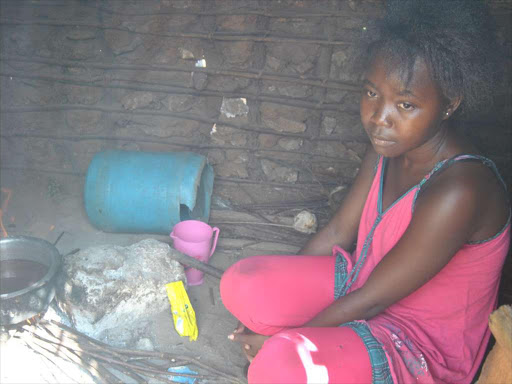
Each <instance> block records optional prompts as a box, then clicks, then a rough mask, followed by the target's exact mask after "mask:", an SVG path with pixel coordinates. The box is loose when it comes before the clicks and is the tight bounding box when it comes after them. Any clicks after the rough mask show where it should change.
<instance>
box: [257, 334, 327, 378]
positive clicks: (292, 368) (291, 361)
mask: <svg viewBox="0 0 512 384" xmlns="http://www.w3.org/2000/svg"><path fill="white" fill-rule="evenodd" d="M310 347H311V345H310V344H309V343H308V342H307V340H306V339H305V338H303V336H302V335H300V333H298V332H295V331H293V330H287V331H283V332H279V333H278V334H276V335H274V336H272V337H271V338H270V339H268V340H267V341H266V342H265V344H264V345H263V347H262V348H261V350H260V351H259V352H258V354H257V355H256V357H255V358H254V360H253V361H252V363H251V366H250V367H249V372H248V379H249V383H306V382H308V379H310V377H309V376H308V372H307V366H308V361H309V360H311V359H310V355H309V357H308V354H309V353H310ZM319 368H320V367H319ZM313 370H314V368H313ZM310 371H311V369H310ZM326 373H327V371H326V370H325V374H326ZM311 374H312V372H310V376H311ZM315 374H316V380H312V381H309V382H319V383H321V382H327V380H322V378H325V377H326V376H325V375H323V372H322V369H321V368H320V369H319V370H318V372H315Z"/></svg>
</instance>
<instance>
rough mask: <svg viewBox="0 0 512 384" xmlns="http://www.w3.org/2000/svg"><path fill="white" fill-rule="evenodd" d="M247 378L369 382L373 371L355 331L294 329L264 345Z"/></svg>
mask: <svg viewBox="0 0 512 384" xmlns="http://www.w3.org/2000/svg"><path fill="white" fill-rule="evenodd" d="M248 378H249V382H250V383H297V384H298V383H328V382H335V383H368V382H371V380H372V368H371V363H370V358H369V356H368V352H367V350H366V347H365V345H364V343H363V342H362V340H361V339H360V337H359V336H358V335H357V334H356V333H355V332H354V331H353V330H352V329H350V328H348V327H335V328H294V329H288V330H286V331H282V332H279V333H277V334H276V335H274V336H273V337H271V338H270V339H268V340H267V341H266V342H265V344H264V345H263V347H262V348H261V350H260V351H259V353H258V354H257V355H256V357H255V358H254V360H253V362H252V364H251V366H250V368H249V377H248Z"/></svg>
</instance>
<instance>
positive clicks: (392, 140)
mask: <svg viewBox="0 0 512 384" xmlns="http://www.w3.org/2000/svg"><path fill="white" fill-rule="evenodd" d="M363 87H364V88H363V94H362V97H361V105H360V112H361V120H362V123H363V126H364V129H365V130H366V133H367V134H368V137H369V138H370V140H371V142H372V145H373V147H374V148H375V151H376V152H377V153H379V154H381V155H383V156H385V157H397V156H401V155H404V154H407V153H409V152H411V151H413V150H415V149H418V148H428V146H429V144H431V143H432V142H434V141H435V140H436V135H438V134H439V133H440V125H441V122H442V120H443V119H444V118H445V117H446V115H445V109H444V107H445V103H443V97H442V96H441V92H440V91H439V89H438V87H437V86H436V84H435V83H434V81H432V79H431V77H430V74H429V71H428V68H427V66H426V64H425V63H424V61H423V60H421V59H417V60H416V62H415V64H414V68H413V73H412V77H411V80H410V81H409V83H408V84H405V82H404V80H403V79H402V78H401V77H400V75H399V73H398V72H397V71H393V70H391V71H389V70H387V67H386V66H385V65H384V64H383V60H382V59H381V58H379V57H377V58H376V59H375V61H374V63H373V65H372V66H371V67H370V68H369V70H368V72H367V73H366V76H365V81H364V84H363Z"/></svg>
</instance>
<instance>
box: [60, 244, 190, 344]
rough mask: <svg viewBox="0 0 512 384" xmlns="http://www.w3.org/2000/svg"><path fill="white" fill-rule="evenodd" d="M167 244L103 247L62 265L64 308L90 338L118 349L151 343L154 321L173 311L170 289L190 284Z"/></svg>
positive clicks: (98, 247)
mask: <svg viewBox="0 0 512 384" xmlns="http://www.w3.org/2000/svg"><path fill="white" fill-rule="evenodd" d="M170 251H171V248H170V246H169V245H168V244H166V243H163V242H160V241H157V240H154V239H145V240H142V241H140V242H138V243H136V244H133V245H131V246H128V247H121V246H116V245H102V246H95V247H91V248H87V249H84V250H82V251H80V252H79V253H77V254H75V255H71V256H68V257H67V258H65V259H64V260H63V267H62V273H61V274H60V275H59V278H58V281H57V293H56V298H57V302H58V305H59V307H60V308H61V309H62V310H63V311H64V312H65V314H66V315H67V316H68V317H69V319H70V321H71V323H72V324H73V326H74V327H75V328H76V329H78V330H79V331H80V332H83V333H85V334H87V335H88V336H91V337H94V338H96V339H99V340H102V341H104V342H108V343H114V344H116V345H119V346H133V345H136V343H137V342H138V341H139V340H140V339H141V338H142V337H147V334H146V332H145V329H146V327H147V326H148V325H149V324H150V322H151V319H152V316H154V315H156V314H158V313H161V312H163V311H165V310H168V309H169V301H168V299H167V294H166V290H165V284H167V283H170V282H172V281H177V280H183V281H186V278H185V274H184V269H183V267H182V266H181V265H180V264H179V263H178V262H177V261H175V260H171V259H170V257H169V254H170Z"/></svg>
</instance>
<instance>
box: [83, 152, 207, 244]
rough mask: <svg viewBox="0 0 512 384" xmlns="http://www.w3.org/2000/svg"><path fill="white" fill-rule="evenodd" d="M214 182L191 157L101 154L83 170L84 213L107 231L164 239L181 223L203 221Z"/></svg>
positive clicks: (199, 158)
mask: <svg viewBox="0 0 512 384" xmlns="http://www.w3.org/2000/svg"><path fill="white" fill-rule="evenodd" d="M213 179H214V174H213V169H212V167H211V166H210V165H209V164H208V163H207V162H206V158H205V157H204V156H201V155H198V154H195V153H191V152H134V151H115V150H113V151H105V152H100V153H97V154H96V155H95V156H94V157H93V159H92V161H91V164H90V165H89V168H88V170H87V176H86V180H85V190H84V203H85V211H86V212H87V216H88V217H89V220H90V221H91V223H92V224H93V225H94V226H95V227H97V228H99V229H101V230H103V231H106V232H128V233H155V234H169V233H170V232H171V230H172V228H173V227H174V225H175V224H177V223H179V222H180V221H183V220H201V221H204V222H207V221H208V217H209V215H210V201H211V195H212V190H213Z"/></svg>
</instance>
